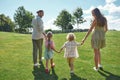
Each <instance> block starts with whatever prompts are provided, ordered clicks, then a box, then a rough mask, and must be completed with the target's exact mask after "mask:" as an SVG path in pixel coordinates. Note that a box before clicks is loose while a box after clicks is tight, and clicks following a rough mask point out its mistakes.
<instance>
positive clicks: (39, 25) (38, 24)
mask: <svg viewBox="0 0 120 80" xmlns="http://www.w3.org/2000/svg"><path fill="white" fill-rule="evenodd" d="M37 14H38V15H37V17H36V18H35V19H33V20H32V26H33V33H32V43H33V63H34V66H38V65H39V64H38V63H37V55H38V54H37V50H39V63H41V61H42V44H43V38H44V36H45V33H44V26H43V21H42V17H43V16H44V11H43V10H39V11H37ZM43 35H44V36H43Z"/></svg>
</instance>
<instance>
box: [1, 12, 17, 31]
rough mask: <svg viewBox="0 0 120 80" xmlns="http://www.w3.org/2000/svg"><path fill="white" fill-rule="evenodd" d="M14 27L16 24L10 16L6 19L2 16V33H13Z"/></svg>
mask: <svg viewBox="0 0 120 80" xmlns="http://www.w3.org/2000/svg"><path fill="white" fill-rule="evenodd" d="M14 27H15V24H14V22H13V21H12V20H11V19H10V18H9V16H7V17H6V16H5V15H4V14H0V31H7V32H13V31H14Z"/></svg>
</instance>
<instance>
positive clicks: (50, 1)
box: [0, 0, 120, 31]
mask: <svg viewBox="0 0 120 80" xmlns="http://www.w3.org/2000/svg"><path fill="white" fill-rule="evenodd" d="M20 6H24V8H25V9H26V10H28V11H30V12H32V13H33V15H35V16H36V15H37V14H36V11H38V10H40V9H42V10H44V13H45V15H44V17H43V21H44V26H45V29H52V30H56V29H59V28H58V27H57V26H55V25H53V22H54V20H56V18H57V16H58V15H59V13H60V12H61V11H62V10H64V9H66V10H67V11H68V12H69V13H71V14H73V11H74V10H75V9H76V8H78V7H81V8H82V9H83V17H84V19H86V21H87V22H85V23H83V24H80V25H79V28H80V29H89V28H90V21H91V19H92V18H93V17H92V15H91V10H93V9H94V8H96V7H97V8H99V9H100V11H101V13H102V14H103V15H104V16H105V17H106V18H107V20H108V29H115V30H119V31H120V0H0V14H5V15H6V16H9V17H10V18H11V19H12V20H13V21H14V19H13V16H14V13H15V12H16V10H17V9H18V7H20ZM76 28H77V27H76V25H74V29H76Z"/></svg>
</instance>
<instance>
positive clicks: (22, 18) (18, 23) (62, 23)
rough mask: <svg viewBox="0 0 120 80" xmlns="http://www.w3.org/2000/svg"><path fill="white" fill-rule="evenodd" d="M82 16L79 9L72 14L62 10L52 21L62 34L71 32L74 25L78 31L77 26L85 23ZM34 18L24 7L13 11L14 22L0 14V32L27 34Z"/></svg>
mask: <svg viewBox="0 0 120 80" xmlns="http://www.w3.org/2000/svg"><path fill="white" fill-rule="evenodd" d="M82 15H83V11H82V8H80V7H78V8H76V9H75V11H74V12H73V13H72V14H71V13H69V12H68V11H67V10H65V9H63V10H62V11H61V12H60V13H59V15H58V16H57V18H56V20H55V21H54V25H56V26H57V27H59V28H61V29H62V31H63V32H67V31H69V32H70V31H72V29H73V28H74V27H73V25H75V24H77V27H78V29H79V25H80V24H82V23H84V22H86V20H85V19H84V18H83V17H82ZM34 17H35V16H34V15H33V13H32V12H30V11H28V10H26V9H25V8H24V6H20V7H18V9H17V10H15V13H14V21H12V20H11V19H10V18H9V16H5V15H4V14H0V31H7V32H18V33H29V32H30V29H31V28H32V26H31V22H32V19H33V18H34Z"/></svg>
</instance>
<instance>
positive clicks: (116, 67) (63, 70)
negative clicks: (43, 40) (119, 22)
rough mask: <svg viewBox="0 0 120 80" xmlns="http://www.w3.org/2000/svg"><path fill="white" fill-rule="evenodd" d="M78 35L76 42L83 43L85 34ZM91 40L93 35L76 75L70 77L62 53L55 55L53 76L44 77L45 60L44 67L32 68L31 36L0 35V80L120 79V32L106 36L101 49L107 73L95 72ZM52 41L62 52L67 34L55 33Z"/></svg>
mask: <svg viewBox="0 0 120 80" xmlns="http://www.w3.org/2000/svg"><path fill="white" fill-rule="evenodd" d="M75 34H76V37H77V39H76V41H79V42H80V41H81V40H82V38H83V37H84V35H85V32H79V33H75ZM90 39H91V36H89V37H88V38H87V40H86V42H85V44H84V45H83V46H81V47H78V51H79V55H80V57H79V58H77V59H76V60H75V64H74V65H75V75H72V76H71V75H70V73H69V67H68V64H67V61H66V59H65V58H64V57H63V52H62V53H60V54H57V53H55V54H54V62H55V64H56V66H55V68H54V69H51V71H50V74H45V72H44V69H45V60H43V64H42V65H41V67H39V68H36V69H35V70H34V69H33V63H32V42H31V35H30V34H17V33H8V32H0V80H120V31H108V32H107V34H106V44H107V45H106V47H105V48H104V49H102V50H101V53H102V54H101V56H102V65H103V67H104V71H99V72H96V71H94V70H93V67H94V61H93V56H94V54H93V50H92V48H91V43H90ZM53 40H54V42H55V44H56V49H57V50H59V49H60V48H61V46H62V45H63V43H64V42H65V41H66V34H54V36H53ZM43 50H44V46H43Z"/></svg>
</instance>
